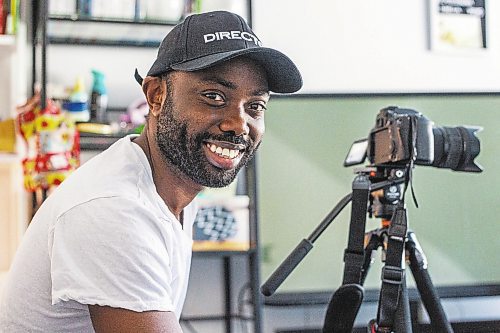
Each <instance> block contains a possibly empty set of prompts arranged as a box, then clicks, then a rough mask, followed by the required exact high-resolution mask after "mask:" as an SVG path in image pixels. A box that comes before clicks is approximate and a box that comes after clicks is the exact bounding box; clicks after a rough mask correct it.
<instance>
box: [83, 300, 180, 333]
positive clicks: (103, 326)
mask: <svg viewBox="0 0 500 333" xmlns="http://www.w3.org/2000/svg"><path fill="white" fill-rule="evenodd" d="M89 312H90V318H91V319H92V325H94V330H95V331H96V333H115V332H117V333H118V332H120V333H128V332H130V333H182V329H181V326H180V325H179V322H178V321H177V318H176V317H175V314H174V313H173V312H162V311H145V312H135V311H131V310H126V309H119V308H112V307H109V306H99V305H89Z"/></svg>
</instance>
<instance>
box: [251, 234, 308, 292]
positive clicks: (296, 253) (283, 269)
mask: <svg viewBox="0 0 500 333" xmlns="http://www.w3.org/2000/svg"><path fill="white" fill-rule="evenodd" d="M312 248H313V244H312V243H311V242H310V241H309V240H307V239H305V238H304V239H303V240H302V241H301V242H300V243H299V245H297V247H296V248H295V249H294V250H293V251H292V252H291V253H290V254H289V255H288V257H286V259H285V260H284V261H283V262H282V263H281V265H279V267H278V268H277V269H276V270H275V271H274V272H273V274H271V276H270V277H269V278H268V279H267V281H266V282H265V283H264V284H263V285H262V287H260V291H261V292H262V294H264V296H271V295H272V294H274V292H275V291H276V289H278V287H279V286H281V284H282V283H283V281H285V279H286V278H287V277H288V275H290V273H291V272H292V271H293V270H294V269H295V267H297V265H298V264H299V263H300V262H301V261H302V259H304V257H305V256H306V255H307V253H308V252H309V251H310V250H311V249H312Z"/></svg>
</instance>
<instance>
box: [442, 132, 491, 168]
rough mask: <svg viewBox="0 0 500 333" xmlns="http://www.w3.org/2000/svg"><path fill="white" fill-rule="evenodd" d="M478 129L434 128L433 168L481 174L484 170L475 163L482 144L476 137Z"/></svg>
mask: <svg viewBox="0 0 500 333" xmlns="http://www.w3.org/2000/svg"><path fill="white" fill-rule="evenodd" d="M479 129H480V128H478V127H465V126H458V127H437V126H436V127H433V128H432V133H433V135H434V162H433V163H432V165H433V166H435V167H438V168H448V169H452V170H455V171H466V172H481V171H482V168H481V167H480V166H478V165H477V164H475V163H474V159H475V158H476V157H477V155H479V151H480V144H479V139H478V138H477V136H476V132H477V131H478V130H479Z"/></svg>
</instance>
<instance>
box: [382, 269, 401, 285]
mask: <svg viewBox="0 0 500 333" xmlns="http://www.w3.org/2000/svg"><path fill="white" fill-rule="evenodd" d="M404 274H405V271H404V269H402V268H401V267H396V266H387V265H386V266H384V267H383V268H382V282H385V283H388V284H402V283H403V278H404Z"/></svg>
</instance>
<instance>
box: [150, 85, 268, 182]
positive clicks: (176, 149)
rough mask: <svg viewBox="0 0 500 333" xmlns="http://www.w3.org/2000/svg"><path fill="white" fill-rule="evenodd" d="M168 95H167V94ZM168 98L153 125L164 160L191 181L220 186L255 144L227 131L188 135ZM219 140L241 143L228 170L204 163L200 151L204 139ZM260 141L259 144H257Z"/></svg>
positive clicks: (231, 177) (248, 156)
mask: <svg viewBox="0 0 500 333" xmlns="http://www.w3.org/2000/svg"><path fill="white" fill-rule="evenodd" d="M168 95H170V94H168ZM173 114H174V105H173V102H172V97H171V95H170V96H167V99H166V101H165V104H164V106H163V109H162V111H161V112H160V115H159V116H158V122H157V125H156V142H157V143H158V146H159V148H160V151H161V154H162V156H163V158H164V159H165V161H167V162H168V163H169V164H170V165H172V166H173V167H174V168H175V169H176V170H175V171H176V172H178V173H181V174H184V175H186V176H187V177H189V178H190V179H191V180H193V181H194V182H196V183H198V184H200V185H202V186H207V187H224V186H227V185H229V184H231V183H232V182H233V180H234V179H235V178H236V176H237V175H238V172H239V170H240V169H241V168H242V167H243V166H245V165H246V164H247V163H248V161H249V160H250V159H251V158H252V156H253V155H254V153H255V151H256V150H257V148H258V145H257V146H256V147H254V142H253V140H251V139H250V138H248V139H247V140H245V139H243V137H242V136H235V135H230V134H221V135H210V134H209V133H206V132H205V133H198V134H192V133H191V134H189V133H188V124H187V123H185V122H181V121H178V120H177V119H175V118H174V116H173ZM207 139H212V140H220V141H226V142H231V143H235V144H243V145H245V147H246V148H245V150H244V152H242V153H244V155H243V157H242V159H241V160H240V163H239V164H238V165H237V166H236V167H235V168H234V169H231V170H223V169H220V168H217V167H215V166H214V165H212V164H211V163H209V162H208V159H207V157H206V156H205V153H204V152H203V146H204V141H205V140H207ZM259 144H260V143H259Z"/></svg>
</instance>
